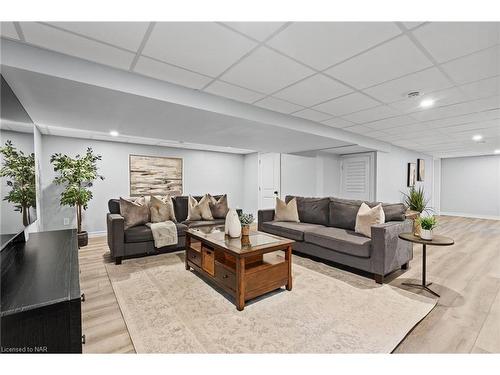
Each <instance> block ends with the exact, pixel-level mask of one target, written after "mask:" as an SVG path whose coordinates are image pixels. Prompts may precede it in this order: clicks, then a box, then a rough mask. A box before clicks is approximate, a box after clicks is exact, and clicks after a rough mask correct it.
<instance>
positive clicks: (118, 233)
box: [106, 213, 125, 258]
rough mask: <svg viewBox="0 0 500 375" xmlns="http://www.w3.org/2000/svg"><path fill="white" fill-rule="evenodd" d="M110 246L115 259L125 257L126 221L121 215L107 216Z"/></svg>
mask: <svg viewBox="0 0 500 375" xmlns="http://www.w3.org/2000/svg"><path fill="white" fill-rule="evenodd" d="M106 222H107V228H108V246H109V250H110V252H111V256H112V257H113V258H116V257H122V256H124V255H125V219H124V218H123V216H122V215H120V214H110V213H108V214H107V215H106Z"/></svg>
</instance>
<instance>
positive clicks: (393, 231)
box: [371, 219, 413, 275]
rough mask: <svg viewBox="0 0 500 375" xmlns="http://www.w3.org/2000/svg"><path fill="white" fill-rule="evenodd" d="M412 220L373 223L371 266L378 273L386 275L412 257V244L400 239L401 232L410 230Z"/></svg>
mask: <svg viewBox="0 0 500 375" xmlns="http://www.w3.org/2000/svg"><path fill="white" fill-rule="evenodd" d="M412 229H413V222H412V221H411V220H408V219H407V220H405V221H389V222H387V223H383V224H377V225H373V226H372V228H371V233H372V258H373V259H372V268H373V272H374V273H376V274H378V275H386V274H388V273H389V272H392V271H394V270H396V269H398V268H400V267H401V266H402V265H404V264H406V263H408V262H409V261H410V260H411V259H413V244H412V243H411V242H408V241H404V240H401V239H400V238H399V237H398V236H399V234H400V233H403V232H411V231H412Z"/></svg>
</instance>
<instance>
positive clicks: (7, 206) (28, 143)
mask: <svg viewBox="0 0 500 375" xmlns="http://www.w3.org/2000/svg"><path fill="white" fill-rule="evenodd" d="M7 140H11V141H12V144H13V146H14V147H15V148H17V149H18V150H20V151H23V152H24V153H25V154H31V153H32V152H33V150H34V148H33V134H31V133H21V132H14V131H8V130H1V131H0V142H1V143H0V146H1V147H3V146H4V145H5V142H6V141H7ZM2 161H3V158H2V159H0V163H1V162H2ZM8 180H9V179H8V178H7V177H2V181H1V185H0V191H1V194H0V212H1V215H0V233H2V234H11V233H18V232H19V231H20V230H22V229H23V228H24V227H23V215H22V214H21V212H19V211H14V209H15V206H14V204H12V203H10V202H7V201H5V200H3V198H4V197H5V196H6V195H7V194H8V193H9V191H10V188H9V187H8V186H7V181H8ZM31 211H32V220H33V219H34V218H35V217H36V212H35V211H34V210H31ZM33 215H34V216H33Z"/></svg>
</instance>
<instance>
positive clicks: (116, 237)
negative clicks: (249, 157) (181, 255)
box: [106, 195, 225, 264]
mask: <svg viewBox="0 0 500 375" xmlns="http://www.w3.org/2000/svg"><path fill="white" fill-rule="evenodd" d="M220 197H221V195H216V196H214V198H216V199H219V198H220ZM188 198H189V197H187V196H179V197H173V198H172V201H173V203H174V211H175V217H176V219H177V223H175V225H176V227H177V236H178V242H177V245H173V246H165V247H162V248H159V249H157V248H156V247H155V246H154V240H153V233H152V232H151V229H150V228H149V227H147V226H146V225H139V226H136V227H132V228H128V229H127V230H125V229H124V228H125V225H124V224H125V222H124V218H123V216H122V215H121V214H120V200H119V199H110V200H109V201H108V209H109V213H108V214H107V215H106V221H107V230H108V246H109V249H110V251H111V256H112V258H113V259H114V260H115V263H116V264H121V262H122V259H123V258H127V257H132V256H138V255H147V254H156V253H160V252H170V251H177V250H181V249H184V246H185V243H186V242H185V241H186V235H185V232H186V229H187V228H194V227H199V226H205V225H220V224H224V221H225V219H215V220H213V221H206V220H205V221H187V220H186V219H187V216H188ZM194 198H195V199H196V200H198V201H199V200H200V199H201V198H202V197H201V196H195V197H194Z"/></svg>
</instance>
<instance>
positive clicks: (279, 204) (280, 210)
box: [274, 197, 300, 223]
mask: <svg viewBox="0 0 500 375" xmlns="http://www.w3.org/2000/svg"><path fill="white" fill-rule="evenodd" d="M274 221H291V222H294V223H298V222H299V221H300V220H299V213H298V211H297V199H295V198H293V199H292V200H291V201H290V202H288V204H287V203H285V202H283V201H282V200H281V199H279V198H278V197H276V208H275V210H274Z"/></svg>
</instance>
